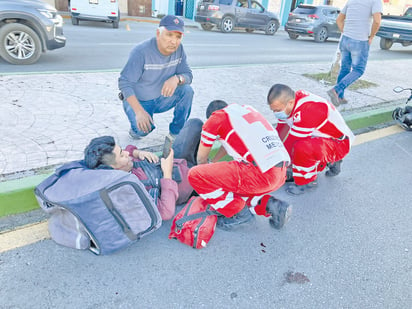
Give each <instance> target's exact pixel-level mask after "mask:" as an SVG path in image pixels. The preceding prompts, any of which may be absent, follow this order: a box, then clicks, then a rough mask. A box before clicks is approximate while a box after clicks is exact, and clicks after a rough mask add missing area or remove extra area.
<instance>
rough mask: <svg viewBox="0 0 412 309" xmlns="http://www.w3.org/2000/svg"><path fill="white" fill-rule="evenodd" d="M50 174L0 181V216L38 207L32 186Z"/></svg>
mask: <svg viewBox="0 0 412 309" xmlns="http://www.w3.org/2000/svg"><path fill="white" fill-rule="evenodd" d="M49 175H50V174H43V175H36V176H30V177H25V178H21V179H15V180H9V181H5V182H1V183H0V217H3V216H8V215H14V214H18V213H23V212H27V211H30V210H33V209H36V208H38V207H39V204H38V203H37V200H36V197H35V196H34V188H35V187H36V186H37V185H38V184H39V183H40V182H42V181H43V180H44V179H45V178H46V177H48V176H49Z"/></svg>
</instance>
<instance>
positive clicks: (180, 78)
mask: <svg viewBox="0 0 412 309" xmlns="http://www.w3.org/2000/svg"><path fill="white" fill-rule="evenodd" d="M176 76H177V79H178V80H179V82H178V83H177V84H178V85H182V84H183V76H182V75H176Z"/></svg>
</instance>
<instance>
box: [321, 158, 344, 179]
mask: <svg viewBox="0 0 412 309" xmlns="http://www.w3.org/2000/svg"><path fill="white" fill-rule="evenodd" d="M341 165H342V160H340V161H336V162H334V163H328V168H329V170H328V171H326V173H325V175H326V176H328V177H334V176H337V175H339V173H340V170H341Z"/></svg>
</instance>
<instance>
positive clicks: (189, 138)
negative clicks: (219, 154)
mask: <svg viewBox="0 0 412 309" xmlns="http://www.w3.org/2000/svg"><path fill="white" fill-rule="evenodd" d="M202 126H203V121H202V120H200V119H198V118H192V119H189V120H188V121H187V122H186V124H185V126H184V127H183V128H182V130H180V133H179V134H178V135H177V136H176V139H175V141H174V142H173V151H174V157H175V158H177V159H186V161H187V166H188V167H192V166H195V165H197V159H196V157H197V150H198V148H199V143H200V133H201V132H202Z"/></svg>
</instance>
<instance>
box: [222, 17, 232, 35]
mask: <svg viewBox="0 0 412 309" xmlns="http://www.w3.org/2000/svg"><path fill="white" fill-rule="evenodd" d="M220 30H221V31H222V32H224V33H228V32H232V30H233V18H232V17H230V16H226V17H224V18H223V19H222V23H221V25H220Z"/></svg>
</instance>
